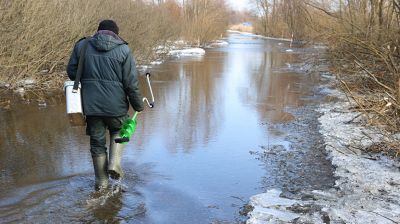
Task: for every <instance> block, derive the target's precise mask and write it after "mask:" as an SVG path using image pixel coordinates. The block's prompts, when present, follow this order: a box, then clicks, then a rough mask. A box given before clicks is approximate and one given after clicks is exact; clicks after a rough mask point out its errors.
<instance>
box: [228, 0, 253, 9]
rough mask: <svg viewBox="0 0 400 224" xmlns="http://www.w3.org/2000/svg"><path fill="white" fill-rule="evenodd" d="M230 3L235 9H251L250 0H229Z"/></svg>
mask: <svg viewBox="0 0 400 224" xmlns="http://www.w3.org/2000/svg"><path fill="white" fill-rule="evenodd" d="M227 2H228V3H229V5H231V6H232V8H233V9H236V10H242V9H249V8H250V7H249V0H228V1H227Z"/></svg>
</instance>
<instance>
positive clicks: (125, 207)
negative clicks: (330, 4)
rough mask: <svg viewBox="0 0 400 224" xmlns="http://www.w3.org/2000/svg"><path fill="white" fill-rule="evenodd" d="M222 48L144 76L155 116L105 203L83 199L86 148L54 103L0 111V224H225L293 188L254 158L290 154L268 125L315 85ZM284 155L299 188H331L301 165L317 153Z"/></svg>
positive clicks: (279, 131)
mask: <svg viewBox="0 0 400 224" xmlns="http://www.w3.org/2000/svg"><path fill="white" fill-rule="evenodd" d="M227 41H228V42H229V45H228V46H225V47H221V48H214V49H207V50H206V55H205V56H202V57H185V58H171V59H170V60H168V61H167V62H166V63H164V64H162V65H159V66H156V67H154V68H153V69H152V70H151V71H152V84H153V89H154V92H155V97H156V107H155V108H154V109H146V110H145V112H144V113H141V114H140V115H139V117H138V122H139V124H138V129H137V131H136V133H135V136H134V138H133V140H132V141H131V142H130V143H129V144H128V145H127V146H126V149H125V152H124V158H123V167H124V169H125V172H126V177H125V179H124V180H123V181H122V183H115V186H121V187H122V190H119V191H118V190H115V191H110V192H108V194H106V195H97V194H96V193H94V192H93V185H94V174H93V168H92V161H91V157H90V152H89V138H88V137H87V136H85V132H84V128H82V127H70V125H69V124H68V121H67V118H66V116H65V105H64V102H63V101H64V100H63V98H62V97H55V98H52V99H49V100H48V101H47V105H46V106H45V107H39V106H38V104H37V102H34V101H31V102H30V103H29V102H21V103H19V104H15V105H12V107H11V109H9V110H4V109H3V110H2V109H0V172H1V173H0V178H1V183H0V189H1V190H0V199H1V200H0V222H1V223H8V222H17V223H20V222H24V223H44V222H48V223H53V222H55V223H64V222H72V223H74V222H85V223H91V222H103V221H106V222H111V223H114V222H116V223H118V222H119V223H234V222H240V221H241V220H243V217H241V216H240V214H239V212H240V210H241V207H242V206H243V205H245V204H246V202H247V201H248V199H249V197H250V196H252V195H254V194H257V193H261V192H263V191H264V190H265V189H268V188H273V187H277V188H283V187H285V184H286V185H287V184H288V183H290V184H293V185H296V184H297V182H296V181H293V179H291V177H292V176H294V177H296V174H287V171H286V170H285V169H286V167H285V166H282V164H281V163H282V160H276V159H270V160H269V159H268V157H265V156H262V158H260V156H257V153H263V152H264V150H265V149H266V148H268V149H269V148H270V147H269V146H273V145H280V146H282V147H283V149H285V148H286V149H288V150H289V149H291V148H293V147H291V146H290V145H291V144H292V142H291V141H290V139H288V138H287V136H288V135H291V133H290V132H297V131H298V130H296V128H290V125H289V128H284V127H280V125H282V124H288V123H290V122H292V121H294V119H295V116H297V115H296V114H295V113H289V112H287V111H288V110H287V108H292V109H295V108H298V107H302V106H304V105H306V104H308V103H309V102H310V101H312V97H311V96H312V89H313V87H314V86H315V85H316V84H317V83H318V79H315V78H313V77H310V76H308V75H305V74H303V73H302V72H299V63H301V62H302V61H301V60H302V58H301V57H300V54H298V53H297V54H296V53H288V52H286V51H285V50H286V49H287V48H288V45H289V44H288V43H286V42H280V41H277V40H263V39H258V38H255V37H251V36H244V35H239V34H230V35H229V37H228V38H227ZM141 81H143V82H142V83H141V86H142V87H145V86H146V85H145V82H144V78H143V79H142V80H141ZM143 91H144V93H145V94H144V95H148V94H147V92H146V89H143ZM315 128H318V127H317V126H315ZM282 147H281V148H282ZM272 149H273V148H272ZM281 151H282V149H280V151H279V150H278V151H277V152H276V156H277V157H279V155H280V152H281ZM282 154H284V156H281V158H282V159H284V160H286V159H288V158H289V156H290V155H289V154H288V153H283V152H282ZM293 155H294V156H301V158H300V157H298V160H297V158H295V159H293V163H297V161H299V164H289V165H294V166H297V167H300V169H303V168H302V167H307V169H306V171H304V172H303V173H302V176H303V180H302V181H301V182H298V183H299V184H298V187H299V188H303V187H306V185H307V186H308V187H311V188H324V187H326V186H327V185H330V184H331V182H329V181H330V180H332V173H331V170H330V164H329V162H326V161H325V162H321V163H320V162H316V159H313V158H317V159H318V160H324V154H323V153H322V152H320V151H316V150H315V151H312V152H311V153H294V154H293ZM293 155H292V156H291V157H290V158H293ZM303 157H304V158H303ZM306 157H307V158H306ZM311 157H312V158H311ZM278 163H279V164H278ZM270 167H275V168H274V169H272V168H271V169H269V168H270ZM276 167H279V168H276ZM319 171H321V172H319ZM314 172H315V173H314ZM304 173H305V174H304ZM288 177H289V179H290V180H288V181H286V179H288ZM321 178H322V179H321ZM304 179H305V180H304ZM320 180H323V182H324V183H321V181H320ZM290 181H291V182H290ZM304 182H306V183H307V184H306V185H304V184H303V183H304ZM328 182H329V183H328Z"/></svg>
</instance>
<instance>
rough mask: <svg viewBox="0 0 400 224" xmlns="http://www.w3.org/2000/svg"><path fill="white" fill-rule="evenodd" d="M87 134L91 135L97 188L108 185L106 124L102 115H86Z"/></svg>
mask: <svg viewBox="0 0 400 224" xmlns="http://www.w3.org/2000/svg"><path fill="white" fill-rule="evenodd" d="M86 122H87V127H86V134H87V135H89V136H90V153H91V154H92V159H93V168H94V174H95V177H96V184H95V189H96V190H102V189H105V188H107V187H108V173H107V166H108V160H107V148H106V147H105V145H106V136H105V134H106V125H105V123H104V121H103V118H101V117H90V116H88V117H86Z"/></svg>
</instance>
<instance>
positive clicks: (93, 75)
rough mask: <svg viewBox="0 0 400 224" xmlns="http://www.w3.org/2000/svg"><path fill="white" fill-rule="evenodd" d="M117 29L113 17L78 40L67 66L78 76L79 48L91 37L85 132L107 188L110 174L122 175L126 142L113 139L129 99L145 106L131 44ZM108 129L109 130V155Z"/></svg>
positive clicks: (84, 79) (85, 85)
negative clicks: (94, 31)
mask: <svg viewBox="0 0 400 224" xmlns="http://www.w3.org/2000/svg"><path fill="white" fill-rule="evenodd" d="M118 33H119V28H118V26H117V24H116V23H115V22H114V21H112V20H103V21H102V22H100V24H99V27H98V30H97V33H96V34H95V35H94V36H93V37H91V38H88V39H81V40H79V41H78V42H77V43H76V44H75V47H74V50H73V52H72V55H71V58H70V60H69V63H68V66H67V73H68V77H69V78H70V79H71V80H75V77H76V72H77V68H78V62H79V57H80V56H79V55H80V51H81V49H82V47H83V45H84V42H85V41H88V46H87V49H86V52H85V54H84V55H85V60H84V64H83V72H82V78H81V85H82V104H83V111H84V114H85V115H86V123H87V127H86V134H87V135H89V136H90V152H91V155H92V159H93V167H94V172H95V178H96V181H95V189H96V190H101V189H105V188H107V186H108V178H109V176H110V177H111V178H113V179H119V178H121V177H122V175H123V172H122V169H121V156H122V151H123V145H122V144H118V143H115V142H114V139H115V138H117V137H118V133H119V130H120V129H121V125H122V123H123V121H124V120H125V119H127V117H128V115H127V113H128V109H129V103H128V100H129V102H130V104H131V105H132V107H133V109H134V110H135V111H138V112H140V111H142V110H143V102H142V96H141V94H140V92H139V88H138V78H137V76H138V74H137V71H136V66H135V61H134V59H133V56H132V52H131V50H130V48H129V47H128V44H127V43H126V42H125V41H124V40H123V39H122V38H120V37H119V36H118ZM106 129H108V130H109V132H110V147H109V155H108V156H107V147H106V146H105V145H106Z"/></svg>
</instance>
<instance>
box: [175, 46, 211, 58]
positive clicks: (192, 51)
mask: <svg viewBox="0 0 400 224" xmlns="http://www.w3.org/2000/svg"><path fill="white" fill-rule="evenodd" d="M169 54H170V55H173V56H178V57H181V56H203V55H205V54H206V51H205V50H204V49H202V48H188V49H183V50H171V51H170V52H169Z"/></svg>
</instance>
